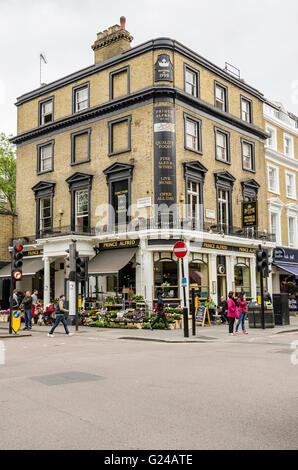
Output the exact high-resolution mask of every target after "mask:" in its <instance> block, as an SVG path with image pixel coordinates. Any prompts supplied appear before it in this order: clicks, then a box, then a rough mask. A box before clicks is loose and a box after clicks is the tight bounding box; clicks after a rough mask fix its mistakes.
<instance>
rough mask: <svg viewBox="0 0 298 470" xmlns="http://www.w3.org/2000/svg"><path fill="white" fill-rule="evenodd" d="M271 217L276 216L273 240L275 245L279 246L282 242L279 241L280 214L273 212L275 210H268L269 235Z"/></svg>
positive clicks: (271, 231)
mask: <svg viewBox="0 0 298 470" xmlns="http://www.w3.org/2000/svg"><path fill="white" fill-rule="evenodd" d="M272 215H275V216H276V238H275V243H276V244H278V245H280V244H281V243H282V241H281V213H280V211H275V210H270V211H269V222H270V233H271V234H273V230H272V223H271V216H272Z"/></svg>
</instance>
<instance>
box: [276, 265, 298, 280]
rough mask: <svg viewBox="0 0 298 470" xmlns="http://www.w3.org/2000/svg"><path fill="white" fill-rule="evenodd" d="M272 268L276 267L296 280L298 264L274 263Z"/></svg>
mask: <svg viewBox="0 0 298 470" xmlns="http://www.w3.org/2000/svg"><path fill="white" fill-rule="evenodd" d="M274 266H276V267H277V268H279V269H283V270H284V271H287V272H288V273H290V274H292V276H295V277H296V279H298V264H276V263H274Z"/></svg>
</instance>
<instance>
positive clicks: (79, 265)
mask: <svg viewBox="0 0 298 470" xmlns="http://www.w3.org/2000/svg"><path fill="white" fill-rule="evenodd" d="M77 254H78V253H77ZM76 274H77V280H78V281H87V279H88V258H80V257H79V256H78V257H77V258H76Z"/></svg>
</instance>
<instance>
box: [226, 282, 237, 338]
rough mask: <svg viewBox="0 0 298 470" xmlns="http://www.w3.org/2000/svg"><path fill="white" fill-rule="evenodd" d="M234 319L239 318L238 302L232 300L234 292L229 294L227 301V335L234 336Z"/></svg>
mask: <svg viewBox="0 0 298 470" xmlns="http://www.w3.org/2000/svg"><path fill="white" fill-rule="evenodd" d="M235 318H239V315H238V302H237V300H236V299H234V292H232V291H231V292H229V300H228V321H229V334H230V335H231V336H234V323H235Z"/></svg>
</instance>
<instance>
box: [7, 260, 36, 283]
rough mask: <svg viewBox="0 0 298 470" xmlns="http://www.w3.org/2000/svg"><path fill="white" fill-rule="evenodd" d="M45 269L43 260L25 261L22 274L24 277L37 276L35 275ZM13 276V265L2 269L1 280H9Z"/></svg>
mask: <svg viewBox="0 0 298 470" xmlns="http://www.w3.org/2000/svg"><path fill="white" fill-rule="evenodd" d="M41 269H43V260H42V258H32V259H23V266H22V273H23V277H24V276H35V274H36V273H37V272H38V271H40V270H41ZM10 274H11V264H10V263H9V264H8V265H7V266H4V268H2V269H0V279H3V278H9V277H10Z"/></svg>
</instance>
